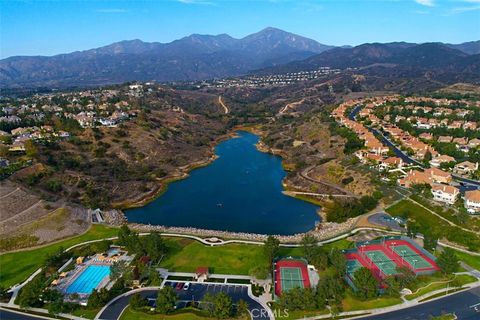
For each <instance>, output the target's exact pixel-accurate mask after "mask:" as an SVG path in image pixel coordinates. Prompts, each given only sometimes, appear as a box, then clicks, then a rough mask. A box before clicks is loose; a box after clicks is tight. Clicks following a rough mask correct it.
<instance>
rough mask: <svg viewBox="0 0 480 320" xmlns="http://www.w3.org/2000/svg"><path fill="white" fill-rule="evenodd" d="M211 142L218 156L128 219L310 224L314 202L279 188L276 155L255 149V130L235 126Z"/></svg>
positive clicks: (240, 227)
mask: <svg viewBox="0 0 480 320" xmlns="http://www.w3.org/2000/svg"><path fill="white" fill-rule="evenodd" d="M237 134H238V137H237V138H231V139H228V140H226V141H223V142H221V143H219V144H218V145H217V147H216V148H215V152H216V154H217V155H218V156H219V158H218V159H216V160H215V161H213V162H212V163H211V164H209V165H208V166H206V167H202V168H199V169H195V170H193V171H191V172H190V175H189V176H188V177H187V178H186V179H183V180H179V181H175V182H173V183H171V184H170V185H169V186H168V189H167V191H165V193H164V194H162V195H161V196H160V197H158V198H157V199H155V200H154V201H152V202H150V203H149V204H147V205H146V206H144V207H141V208H135V209H130V210H127V211H126V216H127V218H128V221H130V222H137V223H144V224H157V225H164V226H175V227H194V228H202V229H212V230H224V231H235V232H249V233H261V234H278V235H290V234H295V233H300V232H305V231H308V230H310V229H312V228H313V227H314V226H315V223H316V222H319V221H320V217H319V216H318V214H317V213H316V211H317V209H318V208H319V207H317V206H315V205H313V204H311V203H308V202H305V201H302V200H298V199H295V198H293V197H289V196H286V195H284V194H283V193H282V190H283V188H282V179H283V178H284V177H285V175H286V172H285V170H283V168H282V163H281V158H280V157H277V156H274V155H271V154H267V153H263V152H260V151H258V150H257V148H256V147H255V144H256V143H257V142H258V139H259V138H258V136H256V135H255V134H252V133H249V132H245V131H239V132H237Z"/></svg>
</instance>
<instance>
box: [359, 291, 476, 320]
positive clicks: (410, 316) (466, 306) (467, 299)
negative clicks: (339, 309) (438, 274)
mask: <svg viewBox="0 0 480 320" xmlns="http://www.w3.org/2000/svg"><path fill="white" fill-rule="evenodd" d="M476 304H480V287H477V288H473V289H470V290H467V291H463V292H460V293H457V294H454V295H452V296H449V297H446V298H443V299H438V300H435V301H432V302H428V303H424V304H421V305H418V306H414V307H410V308H406V309H401V310H397V311H393V312H388V313H384V314H379V315H376V316H368V317H363V318H361V319H365V320H367V319H368V320H424V319H429V318H430V316H439V315H441V314H442V313H455V314H456V315H457V317H458V319H459V320H474V319H480V305H479V310H478V311H476V310H475V308H474V307H472V306H473V305H476Z"/></svg>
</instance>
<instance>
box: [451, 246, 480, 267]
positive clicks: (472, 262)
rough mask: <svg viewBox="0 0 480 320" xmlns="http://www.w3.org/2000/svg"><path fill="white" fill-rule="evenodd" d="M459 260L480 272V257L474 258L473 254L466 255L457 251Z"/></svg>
mask: <svg viewBox="0 0 480 320" xmlns="http://www.w3.org/2000/svg"><path fill="white" fill-rule="evenodd" d="M455 254H456V255H457V257H458V259H460V261H463V262H465V263H466V264H468V265H469V266H470V267H472V268H475V269H477V270H480V256H472V255H471V254H468V253H464V252H461V251H455Z"/></svg>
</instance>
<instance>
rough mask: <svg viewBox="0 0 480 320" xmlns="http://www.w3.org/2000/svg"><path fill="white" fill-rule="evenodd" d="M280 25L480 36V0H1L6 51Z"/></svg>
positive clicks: (313, 30)
mask: <svg viewBox="0 0 480 320" xmlns="http://www.w3.org/2000/svg"><path fill="white" fill-rule="evenodd" d="M268 26H271V27H277V28H280V29H283V30H286V31H289V32H293V33H297V34H300V35H303V36H306V37H310V38H312V39H315V40H317V41H319V42H321V43H325V44H330V45H345V44H349V45H357V44H361V43H365V42H391V41H409V42H429V41H442V42H450V43H460V42H465V41H471V40H479V39H480V0H323V1H321V0H318V1H314V0H264V1H260V0H257V1H253V0H251V1H234V0H169V1H167V0H165V1H154V0H150V1H110V0H104V1H90V0H84V1H54V0H50V1H35V0H30V1H28V0H26V1H15V0H0V49H1V51H0V56H1V57H2V58H5V57H9V56H13V55H54V54H59V53H66V52H72V51H76V50H86V49H90V48H95V47H100V46H104V45H107V44H110V43H112V42H116V41H121V40H129V39H141V40H143V41H158V42H170V41H172V40H175V39H178V38H181V37H184V36H187V35H189V34H192V33H201V34H220V33H228V34H230V35H231V36H233V37H236V38H241V37H244V36H245V35H248V34H250V33H253V32H257V31H259V30H261V29H263V28H265V27H268Z"/></svg>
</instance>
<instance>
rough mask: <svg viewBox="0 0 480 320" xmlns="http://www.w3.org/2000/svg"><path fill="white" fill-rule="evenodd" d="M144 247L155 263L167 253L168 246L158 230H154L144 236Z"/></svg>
mask: <svg viewBox="0 0 480 320" xmlns="http://www.w3.org/2000/svg"><path fill="white" fill-rule="evenodd" d="M142 248H143V249H144V250H145V253H146V254H147V255H148V256H149V257H150V259H151V260H152V261H153V262H154V263H157V262H159V261H160V259H161V258H162V256H163V255H165V254H166V253H167V246H166V245H165V242H164V241H163V239H162V237H161V236H160V233H158V232H152V233H151V234H149V235H148V236H146V237H144V238H142Z"/></svg>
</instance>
